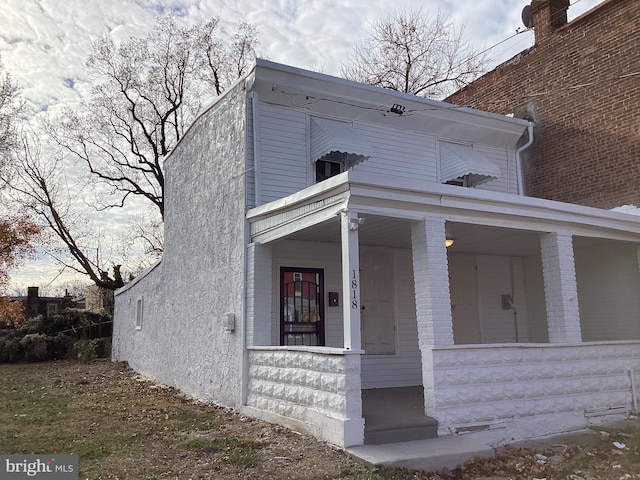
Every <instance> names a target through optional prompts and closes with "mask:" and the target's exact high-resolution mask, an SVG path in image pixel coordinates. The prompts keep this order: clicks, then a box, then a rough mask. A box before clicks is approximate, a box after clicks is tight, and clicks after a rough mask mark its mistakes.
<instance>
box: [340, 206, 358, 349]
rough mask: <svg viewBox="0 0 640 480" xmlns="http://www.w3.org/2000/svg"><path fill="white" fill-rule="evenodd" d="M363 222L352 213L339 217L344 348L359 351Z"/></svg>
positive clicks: (346, 212) (345, 212)
mask: <svg viewBox="0 0 640 480" xmlns="http://www.w3.org/2000/svg"><path fill="white" fill-rule="evenodd" d="M362 221H363V219H359V218H358V215H357V214H356V213H354V212H349V211H344V212H342V214H341V216H340V231H341V238H342V299H343V300H342V316H343V318H344V348H345V349H346V350H355V351H358V350H361V349H362V344H361V340H360V253H359V246H358V226H359V225H360V223H361V222H362Z"/></svg>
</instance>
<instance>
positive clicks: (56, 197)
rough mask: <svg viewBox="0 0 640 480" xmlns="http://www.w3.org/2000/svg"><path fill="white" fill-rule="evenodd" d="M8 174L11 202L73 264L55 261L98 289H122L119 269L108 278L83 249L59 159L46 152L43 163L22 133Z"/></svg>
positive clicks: (32, 139)
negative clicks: (36, 221)
mask: <svg viewBox="0 0 640 480" xmlns="http://www.w3.org/2000/svg"><path fill="white" fill-rule="evenodd" d="M11 170H12V172H13V173H12V176H11V178H6V179H4V182H5V185H6V186H8V187H9V190H10V191H11V193H12V195H11V196H12V199H13V200H14V201H15V202H17V203H18V204H19V205H20V206H22V207H23V208H25V209H27V211H29V212H30V213H31V214H33V216H34V217H36V218H39V219H40V220H41V221H42V223H43V224H44V226H45V227H46V228H47V229H48V230H49V231H50V232H53V233H54V234H55V237H56V238H58V239H59V240H61V241H62V242H63V244H64V245H65V248H66V250H68V252H69V254H70V255H71V257H72V258H73V259H74V260H75V262H74V263H70V262H67V261H65V260H63V259H62V258H56V260H58V261H59V262H60V263H62V264H63V265H65V266H66V267H68V268H71V269H72V270H75V271H77V272H80V273H83V274H86V275H88V276H89V278H90V279H91V281H92V282H93V283H95V284H96V285H97V286H99V287H103V288H106V289H109V290H115V289H117V288H119V287H121V286H122V285H124V282H123V279H122V277H121V274H120V265H114V266H113V276H110V275H109V272H108V271H106V270H104V269H103V268H101V266H100V263H99V259H98V258H95V259H94V255H93V249H91V250H89V249H88V248H87V247H86V243H87V242H86V239H87V236H88V235H90V233H89V232H87V231H86V230H83V226H86V219H85V218H83V216H82V214H81V213H80V212H78V211H76V210H75V208H74V207H75V206H76V205H77V204H78V202H77V201H75V200H74V199H73V195H71V194H70V187H69V185H68V184H67V182H66V179H65V178H64V174H63V172H64V168H63V158H62V156H61V155H60V154H59V153H58V152H56V151H55V150H50V149H48V155H47V157H46V159H43V157H42V148H41V145H40V143H39V141H38V140H37V138H36V135H34V134H29V133H26V132H25V133H23V134H22V135H21V137H20V145H19V148H18V149H17V150H16V152H15V156H14V157H13V159H12V168H11ZM77 193H78V192H76V194H77ZM54 258H55V255H54Z"/></svg>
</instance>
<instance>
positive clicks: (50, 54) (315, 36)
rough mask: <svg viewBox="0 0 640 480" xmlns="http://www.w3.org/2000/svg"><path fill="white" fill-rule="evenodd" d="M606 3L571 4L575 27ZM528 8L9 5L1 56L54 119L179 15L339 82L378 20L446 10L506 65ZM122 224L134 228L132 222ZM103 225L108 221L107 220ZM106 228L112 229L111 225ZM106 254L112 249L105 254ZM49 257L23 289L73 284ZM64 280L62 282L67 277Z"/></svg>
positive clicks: (495, 3) (74, 0) (38, 107)
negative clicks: (119, 54)
mask: <svg viewBox="0 0 640 480" xmlns="http://www.w3.org/2000/svg"><path fill="white" fill-rule="evenodd" d="M601 1H602V0H571V4H572V6H571V7H570V9H569V20H571V19H572V18H575V17H576V16H578V15H580V14H582V13H584V12H585V11H587V10H588V9H590V8H592V7H593V6H594V5H596V4H598V3H601ZM528 3H529V1H528V0H521V1H518V0H420V1H418V0H405V1H404V2H397V1H391V0H173V1H171V0H2V9H1V14H0V58H1V60H2V63H3V65H4V68H5V70H7V71H8V72H10V73H11V75H12V76H13V78H14V80H15V81H16V82H17V83H18V84H19V85H20V86H21V87H22V91H23V95H24V97H25V99H26V100H27V102H28V105H29V107H30V109H31V111H34V112H37V111H49V112H52V111H55V110H56V109H57V108H59V107H60V106H62V105H71V106H73V104H74V103H76V102H77V101H78V99H79V98H81V97H82V96H83V95H85V94H86V93H87V92H88V91H89V89H90V86H91V85H90V82H89V79H88V78H87V76H86V74H85V72H84V63H85V61H86V58H87V55H88V52H89V47H90V45H91V43H92V42H93V41H94V40H95V39H97V38H98V37H100V36H101V35H105V34H107V35H111V36H112V37H113V38H114V40H116V41H117V40H119V39H123V38H126V37H129V36H132V35H140V36H142V35H144V34H146V33H147V32H148V31H149V30H150V28H151V26H152V25H153V23H154V21H155V18H156V17H157V16H158V15H160V14H162V13H164V12H167V11H170V10H172V11H174V12H175V13H176V14H177V15H178V16H179V17H180V18H181V19H182V21H184V22H186V23H190V22H194V23H195V22H197V21H201V20H206V19H209V18H211V17H213V16H218V17H220V18H221V24H222V26H223V28H226V29H227V30H228V31H232V30H233V27H234V25H236V24H238V23H239V22H241V21H247V22H249V23H253V24H255V25H256V26H257V27H258V29H259V32H260V47H259V50H258V54H259V56H261V57H263V58H268V59H269V60H273V61H276V62H280V63H285V64H289V65H293V66H296V67H301V68H306V69H310V70H316V71H321V72H324V73H327V74H332V75H338V74H339V72H340V66H341V63H342V62H343V61H344V59H345V58H346V57H347V56H348V55H349V53H350V51H351V50H352V49H353V46H354V45H355V43H356V42H358V40H360V39H361V38H362V36H363V35H364V34H365V32H366V28H367V26H368V25H369V23H370V22H371V21H373V20H376V19H378V18H381V17H383V16H385V15H386V14H388V13H390V12H391V11H392V10H394V9H398V8H401V9H416V10H417V9H419V8H421V9H422V10H423V12H424V11H429V12H436V11H438V10H440V11H441V12H443V13H444V15H445V16H446V17H447V18H450V19H451V21H452V22H453V23H454V24H455V25H456V26H458V27H460V26H462V25H464V29H465V33H466V37H467V38H468V39H469V40H471V41H472V42H473V43H474V44H475V45H476V46H477V47H483V46H484V47H486V48H489V47H493V46H494V45H497V46H495V47H494V48H491V50H490V52H491V55H492V57H493V58H494V59H495V62H496V63H500V62H502V61H505V60H507V59H509V58H510V57H512V56H513V55H515V54H517V53H518V52H520V51H522V50H524V49H526V48H528V47H530V46H531V45H532V44H533V34H532V32H527V31H525V32H523V33H520V34H518V35H515V34H516V32H517V31H519V30H524V28H523V25H522V22H521V11H522V8H523V7H524V6H525V5H526V4H528ZM120 220H121V223H124V222H126V218H124V216H122V217H121V219H120ZM98 221H99V220H98ZM101 228H103V229H105V230H107V229H109V228H110V227H109V225H103V226H102V227H101ZM103 247H104V246H103ZM59 273H60V269H59V268H58V267H56V265H55V264H53V263H52V262H51V261H50V260H48V259H47V258H46V257H45V256H42V258H40V259H39V260H38V261H35V262H29V263H28V264H27V265H26V266H25V267H24V268H22V269H20V270H19V271H17V272H14V274H13V278H14V285H16V286H21V287H25V286H26V285H28V284H30V285H40V286H45V285H47V284H50V283H51V282H62V281H65V280H68V279H70V278H73V275H72V274H71V272H68V271H65V272H63V273H62V275H59ZM58 275H59V276H58Z"/></svg>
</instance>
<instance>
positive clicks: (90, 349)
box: [73, 337, 111, 362]
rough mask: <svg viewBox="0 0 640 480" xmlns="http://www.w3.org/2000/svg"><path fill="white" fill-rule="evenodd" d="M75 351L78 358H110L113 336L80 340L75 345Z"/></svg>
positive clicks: (84, 359)
mask: <svg viewBox="0 0 640 480" xmlns="http://www.w3.org/2000/svg"><path fill="white" fill-rule="evenodd" d="M73 351H74V353H75V354H76V356H77V357H78V360H81V361H83V362H91V361H93V360H96V359H97V358H109V357H110V356H111V338H110V337H102V338H94V339H93V340H79V341H77V342H76V343H75V345H74V346H73Z"/></svg>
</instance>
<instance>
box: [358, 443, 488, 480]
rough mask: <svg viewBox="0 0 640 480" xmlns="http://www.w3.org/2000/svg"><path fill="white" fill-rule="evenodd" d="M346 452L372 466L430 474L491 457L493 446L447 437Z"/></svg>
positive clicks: (360, 446)
mask: <svg viewBox="0 0 640 480" xmlns="http://www.w3.org/2000/svg"><path fill="white" fill-rule="evenodd" d="M347 452H349V453H350V454H352V455H354V456H356V457H358V458H360V459H362V460H364V461H365V462H367V463H369V464H371V465H378V466H386V467H398V468H410V469H412V470H424V471H427V472H431V471H438V470H441V469H442V468H444V467H446V468H448V469H454V468H456V467H458V466H460V465H462V464H463V463H465V462H466V461H468V460H473V459H474V458H476V457H483V458H490V457H493V455H494V454H495V450H494V449H493V447H490V446H489V445H485V444H483V443H480V442H478V441H474V440H471V439H468V438H464V437H456V436H446V437H438V438H429V439H426V440H415V441H413V442H401V443H386V444H383V445H359V446H356V447H350V448H347Z"/></svg>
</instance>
